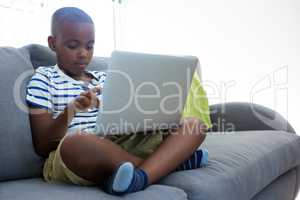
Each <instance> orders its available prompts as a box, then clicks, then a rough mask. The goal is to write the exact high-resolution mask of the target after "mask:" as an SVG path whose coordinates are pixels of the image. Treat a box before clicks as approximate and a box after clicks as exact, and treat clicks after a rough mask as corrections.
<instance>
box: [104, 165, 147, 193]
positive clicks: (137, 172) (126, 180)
mask: <svg viewBox="0 0 300 200" xmlns="http://www.w3.org/2000/svg"><path fill="white" fill-rule="evenodd" d="M147 185H148V175H147V173H146V172H145V171H144V170H142V169H139V168H138V169H134V166H133V164H132V163H130V162H125V163H123V164H121V165H120V166H119V167H118V168H117V170H116V171H115V172H114V173H113V175H112V176H111V177H110V178H109V180H108V181H107V183H106V185H105V188H104V189H105V190H106V191H107V192H108V193H109V194H114V195H123V194H128V193H133V192H138V191H141V190H143V189H145V188H146V187H147Z"/></svg>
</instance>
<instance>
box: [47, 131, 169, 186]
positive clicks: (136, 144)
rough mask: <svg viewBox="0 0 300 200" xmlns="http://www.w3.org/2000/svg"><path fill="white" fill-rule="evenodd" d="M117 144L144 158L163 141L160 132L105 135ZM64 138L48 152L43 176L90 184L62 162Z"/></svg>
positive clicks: (91, 183) (83, 184) (49, 178)
mask: <svg viewBox="0 0 300 200" xmlns="http://www.w3.org/2000/svg"><path fill="white" fill-rule="evenodd" d="M107 138H108V139H110V140H111V141H112V142H114V143H116V144H118V145H119V146H120V147H121V148H123V149H124V150H126V151H127V152H129V153H131V154H133V155H135V156H138V157H140V158H143V159H146V158H147V157H148V156H149V155H151V154H152V153H153V152H154V151H155V150H156V149H157V148H158V147H159V145H160V144H161V142H162V141H163V138H164V135H162V134H147V135H145V134H132V135H124V136H110V137H107ZM63 140H64V138H63V139H62V140H61V141H60V143H59V145H58V147H57V149H56V150H54V151H52V152H50V154H49V157H48V158H47V160H46V161H45V164H44V169H43V176H44V179H45V180H46V181H47V182H65V183H72V184H76V185H82V186H92V185H94V183H93V182H91V181H88V180H85V179H83V178H81V177H80V176H78V175H76V174H75V173H74V172H72V171H71V170H70V169H69V168H68V167H67V166H66V165H65V163H64V162H63V160H62V158H61V155H60V148H61V144H62V142H63Z"/></svg>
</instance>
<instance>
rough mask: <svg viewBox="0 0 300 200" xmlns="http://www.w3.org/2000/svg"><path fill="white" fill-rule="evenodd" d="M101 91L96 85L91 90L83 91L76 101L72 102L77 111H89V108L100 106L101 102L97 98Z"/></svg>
mask: <svg viewBox="0 0 300 200" xmlns="http://www.w3.org/2000/svg"><path fill="white" fill-rule="evenodd" d="M100 92H101V88H100V87H94V88H92V89H90V90H87V91H84V92H82V93H81V94H80V95H79V96H78V97H76V99H75V100H74V101H72V102H71V104H72V107H73V108H74V109H75V112H78V111H81V112H82V111H87V110H88V109H89V108H94V107H99V105H100V102H99V99H98V98H97V94H99V93H100Z"/></svg>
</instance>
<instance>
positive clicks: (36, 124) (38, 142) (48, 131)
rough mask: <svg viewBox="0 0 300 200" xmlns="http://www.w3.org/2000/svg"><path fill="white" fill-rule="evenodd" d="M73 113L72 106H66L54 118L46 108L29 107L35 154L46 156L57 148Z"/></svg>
mask: <svg viewBox="0 0 300 200" xmlns="http://www.w3.org/2000/svg"><path fill="white" fill-rule="evenodd" d="M74 115H75V110H74V109H73V108H72V106H67V107H66V108H65V109H64V111H63V112H62V113H61V114H60V115H59V116H58V117H57V118H56V119H53V118H52V113H49V112H48V111H47V110H44V109H34V108H31V109H30V116H29V117H30V126H31V131H32V138H33V143H34V146H35V150H36V152H37V154H39V155H40V156H42V157H47V156H48V155H49V153H50V152H51V151H53V150H55V149H56V148H57V146H58V144H59V141H60V140H61V139H62V138H63V137H64V136H65V134H66V133H67V130H68V125H69V123H70V122H71V121H72V119H73V117H74Z"/></svg>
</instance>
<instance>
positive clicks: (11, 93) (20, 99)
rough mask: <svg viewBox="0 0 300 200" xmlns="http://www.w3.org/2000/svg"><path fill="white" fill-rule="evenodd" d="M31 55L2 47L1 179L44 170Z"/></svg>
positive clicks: (0, 90)
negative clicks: (29, 102)
mask: <svg viewBox="0 0 300 200" xmlns="http://www.w3.org/2000/svg"><path fill="white" fill-rule="evenodd" d="M32 70H33V68H32V65H31V62H30V59H29V54H28V53H27V52H26V51H24V50H22V49H15V48H9V47H6V48H4V47H2V48H0V93H1V99H0V110H1V116H0V137H1V139H0V152H1V153H0V161H1V164H0V181H1V180H7V179H15V178H24V177H33V176H38V175H40V173H41V167H42V159H41V158H40V157H38V156H37V155H36V154H35V152H34V149H33V145H32V138H31V132H30V126H29V117H28V114H27V112H26V111H27V110H26V108H25V107H24V106H25V105H26V104H25V101H24V100H25V87H26V84H27V81H28V79H29V78H30V76H31V75H32V73H33V71H32Z"/></svg>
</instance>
